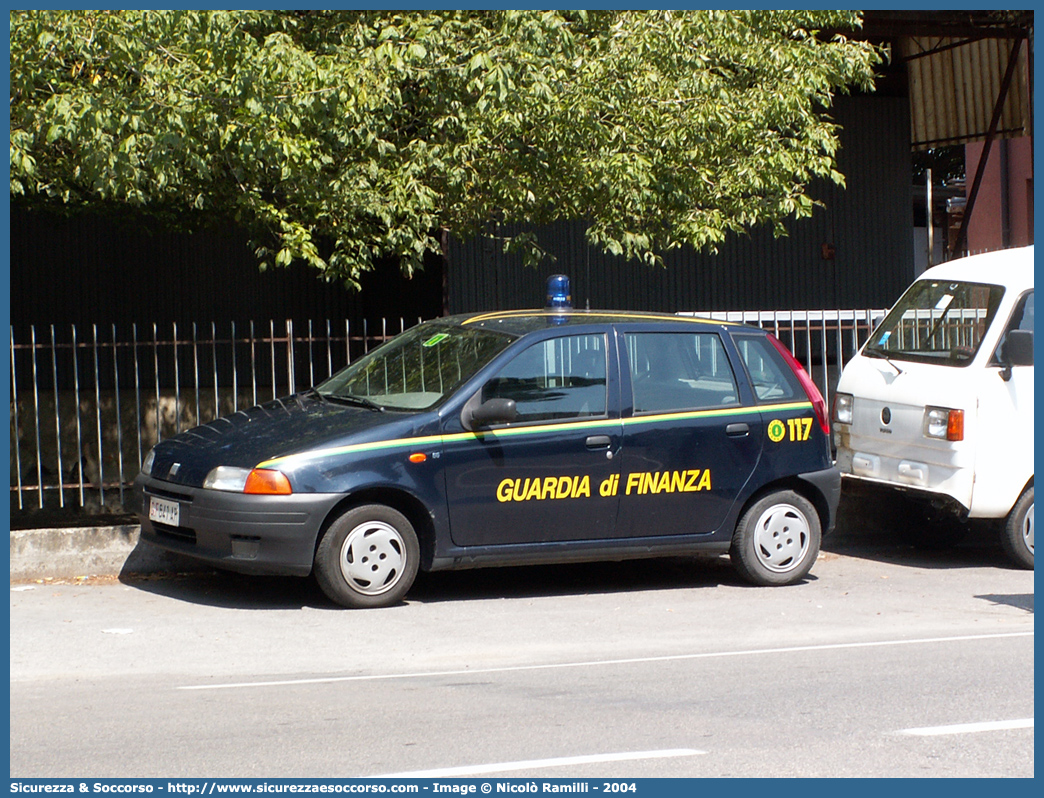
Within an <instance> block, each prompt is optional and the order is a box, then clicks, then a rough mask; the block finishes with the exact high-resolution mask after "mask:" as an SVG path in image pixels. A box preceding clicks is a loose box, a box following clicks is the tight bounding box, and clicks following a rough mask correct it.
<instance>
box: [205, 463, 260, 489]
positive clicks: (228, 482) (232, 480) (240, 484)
mask: <svg viewBox="0 0 1044 798" xmlns="http://www.w3.org/2000/svg"><path fill="white" fill-rule="evenodd" d="M249 476H250V469H249V468H233V467H232V466H218V467H217V468H215V469H212V470H211V472H210V473H209V474H207V478H206V479H204V480H203V487H204V488H209V489H210V490H229V491H232V492H233V493H242V492H243V488H245V487H246V481H247V477H249Z"/></svg>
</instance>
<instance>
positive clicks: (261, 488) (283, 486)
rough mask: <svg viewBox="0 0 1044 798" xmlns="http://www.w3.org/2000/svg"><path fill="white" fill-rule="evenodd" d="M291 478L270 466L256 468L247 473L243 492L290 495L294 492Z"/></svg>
mask: <svg viewBox="0 0 1044 798" xmlns="http://www.w3.org/2000/svg"><path fill="white" fill-rule="evenodd" d="M293 492H294V491H293V488H291V487H290V480H289V479H287V478H286V474H284V473H283V472H281V471H273V470H271V469H268V468H255V469H254V470H253V471H251V472H250V473H249V474H248V475H247V479H246V485H245V486H244V487H243V493H254V494H261V495H268V496H289V495H290V494H291V493H293Z"/></svg>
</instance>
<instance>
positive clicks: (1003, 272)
mask: <svg viewBox="0 0 1044 798" xmlns="http://www.w3.org/2000/svg"><path fill="white" fill-rule="evenodd" d="M918 279H919V280H961V281H966V282H971V283H992V284H995V285H1003V286H1005V287H1006V288H1013V289H1015V290H1017V291H1021V290H1024V289H1026V288H1032V287H1033V247H1031V246H1030V247H1018V248H1016V249H1001V250H997V251H996V252H984V253H983V254H981V255H970V256H969V257H966V258H958V259H957V260H951V261H948V262H946V263H941V264H939V265H938V266H934V267H932V268H931V269H928V270H926V271H925V272H924V273H923V274H921V275H920V276H919V277H918Z"/></svg>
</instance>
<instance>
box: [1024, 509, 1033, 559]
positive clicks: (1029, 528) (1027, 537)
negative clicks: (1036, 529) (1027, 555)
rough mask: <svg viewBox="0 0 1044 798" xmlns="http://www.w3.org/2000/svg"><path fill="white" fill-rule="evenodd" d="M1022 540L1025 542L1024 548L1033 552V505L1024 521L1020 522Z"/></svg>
mask: <svg viewBox="0 0 1044 798" xmlns="http://www.w3.org/2000/svg"><path fill="white" fill-rule="evenodd" d="M1022 539H1023V540H1024V541H1026V548H1027V549H1029V550H1030V552H1031V553H1032V552H1033V505H1032V504H1031V505H1030V508H1029V512H1027V513H1026V520H1025V521H1023V522H1022Z"/></svg>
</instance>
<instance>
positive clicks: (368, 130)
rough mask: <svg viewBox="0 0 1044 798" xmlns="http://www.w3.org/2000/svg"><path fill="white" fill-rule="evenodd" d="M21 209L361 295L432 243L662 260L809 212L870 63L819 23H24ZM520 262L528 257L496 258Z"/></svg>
mask: <svg viewBox="0 0 1044 798" xmlns="http://www.w3.org/2000/svg"><path fill="white" fill-rule="evenodd" d="M10 21H11V194H12V199H13V200H15V199H17V201H20V202H26V203H49V204H64V205H65V206H67V207H77V206H97V205H104V204H109V203H118V204H130V205H132V206H137V207H140V208H141V209H143V210H145V211H147V212H151V213H155V214H160V215H166V216H167V217H168V218H170V219H173V220H176V221H178V222H179V223H181V224H183V225H190V226H191V225H195V224H200V223H203V222H204V221H213V220H231V221H234V222H235V223H237V224H238V225H240V226H242V227H243V228H245V229H247V230H248V231H250V233H251V234H252V236H253V240H254V241H255V244H256V246H257V254H258V258H259V260H260V262H261V264H262V266H267V265H269V264H271V263H275V264H278V265H285V264H288V263H290V262H291V261H292V260H294V259H303V260H305V261H307V262H309V263H310V264H312V265H313V266H314V267H316V268H317V269H318V270H319V271H320V272H321V273H322V274H323V275H324V276H326V277H327V278H329V279H339V280H343V281H344V282H345V283H346V284H348V285H355V286H357V279H358V277H359V274H360V273H361V271H363V270H366V269H368V268H370V266H371V264H372V263H373V262H374V260H375V259H377V258H380V257H384V256H388V255H394V256H398V257H399V258H401V262H402V264H403V268H404V270H406V271H407V272H410V271H411V270H412V269H413V268H415V267H417V266H418V265H419V264H420V262H421V259H422V257H423V255H424V253H425V251H427V250H438V248H439V246H440V241H439V238H440V234H441V231H444V230H449V231H451V232H452V233H453V234H454V235H456V236H458V237H468V236H473V235H476V234H483V233H487V234H488V233H491V232H492V231H493V230H494V229H496V225H497V223H501V222H503V223H521V224H526V225H539V224H543V223H547V222H551V221H554V220H558V219H583V220H586V221H587V222H589V223H590V227H589V230H588V238H589V240H590V241H591V242H593V243H594V244H596V245H598V246H600V247H602V248H604V249H605V250H607V251H609V252H612V253H618V254H622V255H624V256H626V257H628V258H638V259H641V260H644V261H647V262H656V261H657V260H658V257H659V255H658V253H662V252H664V251H666V250H669V249H671V248H674V247H678V246H680V245H682V244H690V245H692V246H694V247H697V248H703V247H713V246H714V245H715V244H716V243H718V242H720V241H722V240H723V238H724V237H725V235H726V234H727V233H728V232H729V231H741V230H744V229H746V228H749V227H751V226H753V225H758V224H762V223H769V224H772V225H774V226H775V228H776V230H777V232H782V231H783V223H784V221H785V220H787V219H788V218H793V217H801V216H806V215H808V214H809V213H811V210H812V207H813V204H814V203H813V200H812V199H811V198H810V197H809V195H808V194H807V192H806V187H807V185H808V183H809V182H810V181H811V180H812V179H814V178H817V177H818V178H827V179H831V180H834V181H837V182H842V181H843V177H842V176H841V175H840V174H839V173H838V172H837V171H836V169H835V153H836V150H837V146H838V144H837V128H836V126H835V125H834V124H833V123H832V122H831V121H830V119H829V117H828V115H827V112H828V109H829V107H830V104H831V100H832V97H833V95H834V93H835V92H837V91H843V90H845V89H846V87H849V86H856V87H860V88H864V89H869V88H870V87H871V85H872V69H873V65H874V64H875V63H876V62H877V60H878V55H877V53H876V51H875V50H874V49H873V48H872V47H871V46H869V45H867V44H865V43H861V42H852V41H848V40H845V39H843V38H840V37H838V38H833V39H830V40H822V39H821V38H818V37H817V36H816V31H817V30H820V29H824V28H830V29H851V28H854V27H857V26H858V23H859V19H858V17H857V15H855V14H854V13H849V12H830V11H806V12H799V11H689V12H667V11H641V12H638V11H603V12H579V11H576V12H551V11H547V12H537V11H485V12H483V11H457V12H433V13H421V12H416V13H412V12H404V13H391V12H364V11H327V12H316V11H313V12H286V11H211V12H203V11H188V10H184V11H13V12H11V18H10ZM505 243H506V245H507V246H509V247H510V246H515V247H521V248H523V249H525V251H526V252H528V253H529V254H530V255H533V254H534V253H538V252H539V250H538V248H537V247H536V243H535V242H534V241H532V240H531V239H530V238H528V237H521V238H519V239H517V240H514V241H506V242H505Z"/></svg>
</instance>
